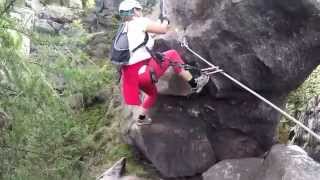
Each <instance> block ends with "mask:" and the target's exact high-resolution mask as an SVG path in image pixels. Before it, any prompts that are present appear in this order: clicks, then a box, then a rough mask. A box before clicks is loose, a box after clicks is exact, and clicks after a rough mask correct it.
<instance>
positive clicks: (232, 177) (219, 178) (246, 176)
mask: <svg viewBox="0 0 320 180" xmlns="http://www.w3.org/2000/svg"><path fill="white" fill-rule="evenodd" d="M262 163H263V159H262V158H244V159H228V160H224V161H221V162H219V163H217V164H215V165H214V166H213V167H211V168H210V169H209V170H208V171H206V172H205V173H203V175H202V176H203V180H253V178H254V177H255V175H256V174H257V173H258V170H259V168H260V167H261V165H262Z"/></svg>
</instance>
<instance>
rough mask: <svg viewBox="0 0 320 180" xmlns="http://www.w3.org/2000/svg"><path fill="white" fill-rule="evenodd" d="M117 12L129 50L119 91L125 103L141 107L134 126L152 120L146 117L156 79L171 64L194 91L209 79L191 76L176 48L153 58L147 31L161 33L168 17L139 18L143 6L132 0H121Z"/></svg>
mask: <svg viewBox="0 0 320 180" xmlns="http://www.w3.org/2000/svg"><path fill="white" fill-rule="evenodd" d="M119 13H120V16H121V17H122V19H123V21H124V22H125V25H126V30H127V36H128V43H129V50H130V52H131V54H130V59H129V63H128V64H126V65H123V66H122V67H121V74H122V94H123V97H124V101H125V103H126V104H128V105H135V106H138V107H139V108H140V114H139V117H137V119H136V123H137V125H144V124H151V123H152V120H151V119H150V118H149V117H147V113H148V110H149V109H150V108H151V107H152V106H153V105H154V104H155V102H156V99H157V88H156V86H155V81H156V80H157V79H159V78H160V77H161V76H162V75H163V74H164V73H165V71H166V70H167V69H168V67H170V66H171V65H172V64H174V65H173V66H172V67H173V69H174V72H175V73H177V74H178V75H180V76H181V77H182V78H183V79H184V80H186V81H187V82H188V83H189V84H190V86H191V89H192V91H193V92H195V93H199V92H200V91H201V90H202V88H203V87H204V86H205V85H206V84H207V82H208V81H209V77H208V76H207V75H204V74H203V75H201V76H199V77H197V78H194V77H193V76H192V74H191V73H190V72H189V71H187V70H185V69H184V68H183V67H182V66H181V65H183V64H185V63H184V61H183V60H182V59H181V57H180V55H179V54H178V53H177V51H175V50H169V51H166V52H163V53H162V55H161V56H162V57H160V58H158V57H154V56H153V55H152V53H151V52H150V49H152V47H153V44H154V40H153V38H152V37H151V36H149V34H148V33H154V34H164V33H166V32H167V31H168V30H169V20H168V19H167V18H166V17H164V18H163V21H162V23H160V22H153V21H151V20H149V19H148V18H144V17H142V6H141V4H140V3H139V2H137V1H135V0H124V1H122V3H121V4H120V6H119ZM146 34H147V35H148V36H149V37H148V41H147V43H146V44H145V46H144V47H141V48H138V49H137V50H135V51H133V49H135V48H136V47H137V46H138V45H139V44H141V42H143V41H144V40H145V36H146ZM140 90H142V91H143V92H144V93H145V94H146V97H145V98H144V99H143V102H141V100H140Z"/></svg>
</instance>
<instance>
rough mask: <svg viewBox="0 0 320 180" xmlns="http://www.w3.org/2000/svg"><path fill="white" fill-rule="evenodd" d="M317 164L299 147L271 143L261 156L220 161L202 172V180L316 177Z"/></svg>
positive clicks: (303, 179)
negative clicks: (270, 147) (268, 150)
mask: <svg viewBox="0 0 320 180" xmlns="http://www.w3.org/2000/svg"><path fill="white" fill-rule="evenodd" d="M319 167H320V164H318V163H316V162H315V161H314V160H312V159H311V158H310V157H308V155H307V153H306V152H305V151H303V150H302V149H301V148H300V147H298V146H285V145H275V146H274V147H273V148H272V149H271V151H270V153H269V154H268V155H267V157H266V158H265V159H262V158H245V159H233V160H224V161H221V162H219V163H218V164H216V165H214V166H213V167H211V168H210V169H209V170H208V171H207V172H205V173H204V174H203V180H317V179H319V176H320V169H319Z"/></svg>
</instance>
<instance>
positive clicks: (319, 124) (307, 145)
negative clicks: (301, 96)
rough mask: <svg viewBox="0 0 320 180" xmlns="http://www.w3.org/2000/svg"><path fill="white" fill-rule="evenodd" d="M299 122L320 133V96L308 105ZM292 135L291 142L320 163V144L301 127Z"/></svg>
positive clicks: (297, 127)
mask: <svg viewBox="0 0 320 180" xmlns="http://www.w3.org/2000/svg"><path fill="white" fill-rule="evenodd" d="M299 121H300V122H302V123H303V124H304V125H306V126H307V127H308V128H310V129H311V130H313V131H314V132H315V133H317V134H319V133H320V96H316V97H314V98H313V99H312V100H311V101H310V102H309V104H308V106H307V108H306V111H305V112H304V113H302V114H301V115H300V117H299ZM290 134H291V135H292V139H291V142H293V143H294V144H297V145H299V146H301V147H303V149H304V150H305V151H306V152H307V153H308V154H309V155H310V156H311V157H312V158H314V159H315V160H317V161H318V162H320V142H319V141H317V140H316V139H315V138H314V137H313V136H311V135H310V134H308V133H307V132H306V131H304V130H303V129H302V128H300V127H299V126H296V127H294V128H293V129H292V131H291V132H290Z"/></svg>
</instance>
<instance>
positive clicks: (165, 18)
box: [159, 16, 170, 25]
mask: <svg viewBox="0 0 320 180" xmlns="http://www.w3.org/2000/svg"><path fill="white" fill-rule="evenodd" d="M159 19H160V21H161V23H164V22H166V23H167V24H168V25H169V24H170V20H169V18H168V17H166V16H160V17H159Z"/></svg>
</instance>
